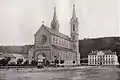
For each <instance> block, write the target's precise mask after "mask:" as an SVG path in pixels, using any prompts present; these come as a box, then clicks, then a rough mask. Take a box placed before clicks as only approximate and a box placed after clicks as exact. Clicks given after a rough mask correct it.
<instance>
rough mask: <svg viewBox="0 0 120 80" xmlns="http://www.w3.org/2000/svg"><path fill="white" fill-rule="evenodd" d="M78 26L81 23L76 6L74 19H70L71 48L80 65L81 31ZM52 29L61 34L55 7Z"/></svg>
mask: <svg viewBox="0 0 120 80" xmlns="http://www.w3.org/2000/svg"><path fill="white" fill-rule="evenodd" d="M78 25H79V21H78V18H77V16H76V12H75V4H74V5H73V13H72V18H71V19H70V42H71V45H70V48H71V49H72V51H75V52H76V53H77V54H76V58H77V60H78V63H79V61H80V53H79V31H78ZM51 29H52V30H55V31H57V32H59V22H58V20H57V15H56V8H55V7H54V14H53V20H52V22H51Z"/></svg>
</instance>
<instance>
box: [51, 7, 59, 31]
mask: <svg viewBox="0 0 120 80" xmlns="http://www.w3.org/2000/svg"><path fill="white" fill-rule="evenodd" d="M51 28H52V29H53V30H55V31H58V32H59V23H58V20H57V15H56V7H55V6H54V13H53V20H52V22H51Z"/></svg>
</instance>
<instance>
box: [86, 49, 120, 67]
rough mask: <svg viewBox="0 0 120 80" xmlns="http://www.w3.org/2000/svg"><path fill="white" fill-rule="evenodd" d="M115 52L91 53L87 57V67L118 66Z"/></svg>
mask: <svg viewBox="0 0 120 80" xmlns="http://www.w3.org/2000/svg"><path fill="white" fill-rule="evenodd" d="M118 64H119V63H118V57H117V55H116V52H112V51H111V50H102V51H92V52H91V53H90V54H89V55H88V65H118Z"/></svg>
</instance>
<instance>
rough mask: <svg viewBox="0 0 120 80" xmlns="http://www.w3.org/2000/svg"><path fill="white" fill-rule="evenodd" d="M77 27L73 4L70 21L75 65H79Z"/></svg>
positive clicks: (77, 22)
mask: <svg viewBox="0 0 120 80" xmlns="http://www.w3.org/2000/svg"><path fill="white" fill-rule="evenodd" d="M78 25H79V21H78V18H77V16H76V13H75V4H74V5H73V14H72V18H71V20H70V38H71V49H72V50H73V51H75V52H76V62H77V64H80V53H79V31H78Z"/></svg>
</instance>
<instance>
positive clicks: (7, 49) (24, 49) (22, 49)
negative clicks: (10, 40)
mask: <svg viewBox="0 0 120 80" xmlns="http://www.w3.org/2000/svg"><path fill="white" fill-rule="evenodd" d="M33 46H34V45H23V46H15V45H13V46H0V52H4V53H19V54H28V50H29V49H30V48H31V47H33Z"/></svg>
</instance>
